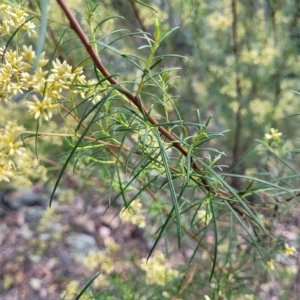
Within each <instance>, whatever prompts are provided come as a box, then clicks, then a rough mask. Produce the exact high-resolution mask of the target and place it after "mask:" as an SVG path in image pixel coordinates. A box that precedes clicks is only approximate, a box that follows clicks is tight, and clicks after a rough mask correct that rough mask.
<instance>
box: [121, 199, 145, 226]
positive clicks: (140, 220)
mask: <svg viewBox="0 0 300 300" xmlns="http://www.w3.org/2000/svg"><path fill="white" fill-rule="evenodd" d="M120 219H121V221H122V222H131V223H132V224H134V225H137V226H138V227H140V228H144V227H145V226H146V220H145V216H143V215H142V203H141V202H140V200H134V201H132V202H131V203H130V205H129V206H128V207H126V208H125V209H124V210H122V211H121V213H120Z"/></svg>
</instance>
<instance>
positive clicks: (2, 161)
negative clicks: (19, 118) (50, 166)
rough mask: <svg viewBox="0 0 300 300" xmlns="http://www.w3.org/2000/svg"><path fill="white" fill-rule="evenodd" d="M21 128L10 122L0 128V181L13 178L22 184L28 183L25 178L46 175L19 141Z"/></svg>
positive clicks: (43, 176) (8, 180) (7, 180)
mask: <svg viewBox="0 0 300 300" xmlns="http://www.w3.org/2000/svg"><path fill="white" fill-rule="evenodd" d="M23 130H24V128H23V127H21V126H17V125H16V124H14V123H12V122H8V123H7V125H6V126H5V128H3V129H0V182H1V181H6V182H10V181H11V179H12V178H14V179H19V180H22V184H28V183H29V182H28V181H26V180H25V178H29V177H32V176H34V177H35V178H44V179H45V177H46V170H45V169H44V168H43V167H42V166H39V164H38V161H37V159H35V158H34V156H33V154H32V153H31V152H30V151H29V150H28V149H26V148H25V147H23V143H22V142H21V141H19V136H20V135H21V133H22V131H23Z"/></svg>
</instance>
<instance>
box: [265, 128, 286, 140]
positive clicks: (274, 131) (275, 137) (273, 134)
mask: <svg viewBox="0 0 300 300" xmlns="http://www.w3.org/2000/svg"><path fill="white" fill-rule="evenodd" d="M270 131H271V133H266V134H265V138H266V139H267V140H273V141H277V140H279V138H280V137H281V136H282V133H281V132H279V131H278V129H274V128H271V130H270Z"/></svg>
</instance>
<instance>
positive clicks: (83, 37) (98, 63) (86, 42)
mask: <svg viewBox="0 0 300 300" xmlns="http://www.w3.org/2000/svg"><path fill="white" fill-rule="evenodd" d="M57 3H58V4H59V5H60V7H61V8H62V10H63V11H64V13H65V15H66V17H67V18H68V20H69V22H70V26H71V28H72V29H73V30H74V31H75V32H76V34H77V35H78V37H79V39H80V40H81V42H82V44H83V45H84V47H85V48H86V50H87V52H88V54H89V55H90V57H91V59H92V61H93V62H94V64H95V66H96V67H97V69H98V70H99V71H100V72H101V73H102V75H103V76H104V77H106V78H107V81H108V82H109V83H110V84H112V85H115V86H118V87H119V89H118V90H119V91H120V92H121V93H122V94H123V95H124V96H126V97H127V98H128V99H129V100H130V101H131V102H132V103H133V104H134V105H135V106H136V107H137V108H138V109H139V111H140V112H141V113H143V115H145V116H147V117H148V121H149V122H150V123H151V124H153V125H157V124H159V123H158V122H157V120H156V119H155V118H153V117H152V116H151V115H150V114H149V112H148V110H147V109H146V108H145V107H144V106H143V105H142V104H141V101H140V99H139V98H138V97H136V96H135V95H134V94H132V93H131V92H130V91H129V90H127V89H126V87H124V86H123V85H121V84H120V83H119V82H118V81H117V80H116V79H115V78H113V77H112V76H111V75H110V73H109V72H108V70H107V69H106V68H105V66H104V65H103V64H102V62H101V60H100V58H99V56H98V54H97V53H96V52H95V51H94V50H93V47H92V46H91V44H90V42H89V40H88V38H87V36H86V35H85V33H84V32H83V30H82V27H81V26H80V24H79V23H78V21H77V20H76V18H75V17H74V16H73V14H72V12H71V11H70V9H69V7H68V6H67V5H66V3H65V1H64V0H57ZM157 128H158V130H159V131H160V132H161V133H162V134H163V135H164V136H165V137H166V138H167V139H168V140H169V141H171V142H172V145H173V146H174V147H175V148H177V149H178V150H179V151H180V152H181V153H182V154H183V155H185V156H187V155H188V150H187V149H186V148H185V147H183V146H182V144H181V143H180V142H179V141H178V140H177V139H176V138H175V136H174V135H173V134H172V133H171V132H169V131H168V130H167V129H165V128H164V127H162V126H158V127H157ZM192 165H193V168H194V170H195V171H196V172H197V173H199V174H202V175H203V172H202V170H201V168H200V166H199V165H198V164H197V163H196V162H193V164H192ZM203 183H204V185H205V186H206V187H207V189H210V188H209V186H208V185H207V183H206V182H205V181H204V182H203Z"/></svg>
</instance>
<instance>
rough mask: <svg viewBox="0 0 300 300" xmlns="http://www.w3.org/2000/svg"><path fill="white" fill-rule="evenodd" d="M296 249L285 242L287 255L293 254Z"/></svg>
mask: <svg viewBox="0 0 300 300" xmlns="http://www.w3.org/2000/svg"><path fill="white" fill-rule="evenodd" d="M295 251H296V249H295V247H290V246H289V244H287V243H285V244H284V253H285V254H286V255H293V254H294V252H295Z"/></svg>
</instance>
